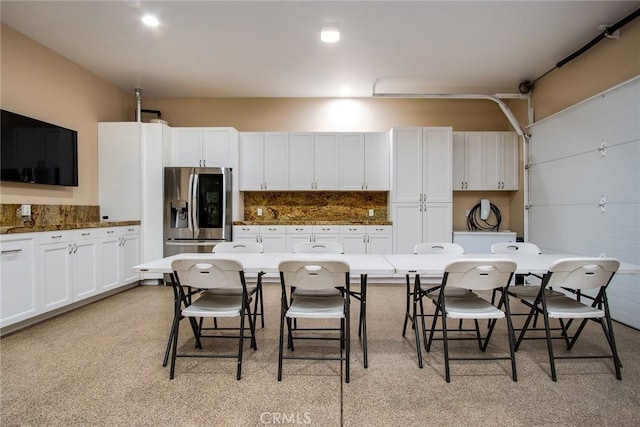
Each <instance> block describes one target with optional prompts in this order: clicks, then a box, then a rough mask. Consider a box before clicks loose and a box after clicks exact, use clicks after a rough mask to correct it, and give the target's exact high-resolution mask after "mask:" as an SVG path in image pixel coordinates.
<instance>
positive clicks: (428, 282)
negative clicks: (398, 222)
mask: <svg viewBox="0 0 640 427" xmlns="http://www.w3.org/2000/svg"><path fill="white" fill-rule="evenodd" d="M413 253H414V254H416V255H423V254H427V255H428V254H464V248H463V247H462V246H461V245H459V244H457V243H448V242H430V243H418V244H417V245H415V247H414V248H413ZM410 279H411V278H410V275H409V274H407V275H406V278H405V282H406V288H407V298H406V312H405V316H404V325H403V327H402V336H403V337H404V336H405V334H406V331H407V324H408V322H409V320H411V325H412V327H413V328H414V329H415V330H416V331H417V323H416V322H415V319H416V314H417V304H418V303H419V304H420V314H419V315H418V316H419V317H420V318H421V321H422V330H423V340H424V343H425V346H426V343H427V339H426V338H427V337H426V333H425V332H424V331H425V323H424V322H425V320H424V317H425V316H427V317H431V316H432V315H431V314H425V312H424V304H423V301H422V298H421V297H420V296H418V295H416V294H415V287H418V288H420V289H422V288H423V286H424V287H425V288H426V290H425V291H424V292H425V294H426V296H427V297H428V298H430V299H432V300H437V299H438V295H439V293H440V286H441V284H442V278H441V277H428V278H425V277H420V275H419V274H416V275H415V279H414V290H411V280H410ZM447 292H448V293H449V295H450V296H453V295H466V294H467V293H470V292H469V291H466V290H464V289H448V290H447ZM460 328H462V322H461V324H460ZM418 365H420V367H421V368H422V360H421V359H419V360H418Z"/></svg>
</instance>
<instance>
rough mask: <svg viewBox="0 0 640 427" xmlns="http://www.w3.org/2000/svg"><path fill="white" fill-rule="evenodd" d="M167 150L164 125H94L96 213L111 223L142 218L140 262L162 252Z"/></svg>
mask: <svg viewBox="0 0 640 427" xmlns="http://www.w3.org/2000/svg"><path fill="white" fill-rule="evenodd" d="M170 150H171V129H170V128H169V126H167V125H165V124H161V123H138V122H112V123H98V161H99V166H98V167H99V169H98V187H99V203H100V215H101V216H103V217H104V216H107V217H108V219H109V220H110V221H118V220H120V221H130V220H140V242H141V249H140V252H141V253H140V262H147V261H151V260H154V259H158V258H162V256H163V252H162V248H163V242H162V209H163V206H162V203H163V202H162V200H163V191H164V189H163V184H162V183H163V173H164V166H169V161H170V158H171V151H170ZM160 277H162V275H158V274H150V273H145V274H144V276H143V278H150V279H152V278H156V279H157V278H160Z"/></svg>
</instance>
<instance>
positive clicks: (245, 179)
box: [240, 132, 289, 191]
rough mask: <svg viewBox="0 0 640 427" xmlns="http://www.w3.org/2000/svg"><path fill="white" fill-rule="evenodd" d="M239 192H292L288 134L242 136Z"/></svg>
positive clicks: (250, 133)
mask: <svg viewBox="0 0 640 427" xmlns="http://www.w3.org/2000/svg"><path fill="white" fill-rule="evenodd" d="M240 159H241V164H240V190H243V191H255V190H288V189H289V134H288V133H284V132H242V133H241V134H240Z"/></svg>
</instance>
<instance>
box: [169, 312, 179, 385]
mask: <svg viewBox="0 0 640 427" xmlns="http://www.w3.org/2000/svg"><path fill="white" fill-rule="evenodd" d="M179 329H180V319H178V321H177V322H175V324H174V328H173V332H172V333H171V335H172V336H173V346H172V347H173V348H172V354H171V368H170V370H169V379H170V380H172V379H173V376H174V373H175V371H176V353H177V352H178V331H179Z"/></svg>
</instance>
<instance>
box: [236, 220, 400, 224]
mask: <svg viewBox="0 0 640 427" xmlns="http://www.w3.org/2000/svg"><path fill="white" fill-rule="evenodd" d="M233 225H393V222H392V221H375V220H374V221H233Z"/></svg>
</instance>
